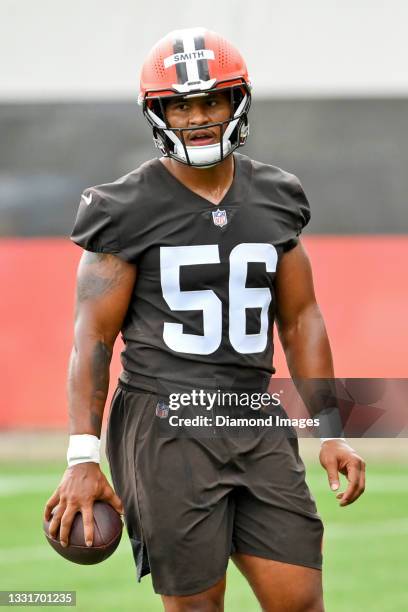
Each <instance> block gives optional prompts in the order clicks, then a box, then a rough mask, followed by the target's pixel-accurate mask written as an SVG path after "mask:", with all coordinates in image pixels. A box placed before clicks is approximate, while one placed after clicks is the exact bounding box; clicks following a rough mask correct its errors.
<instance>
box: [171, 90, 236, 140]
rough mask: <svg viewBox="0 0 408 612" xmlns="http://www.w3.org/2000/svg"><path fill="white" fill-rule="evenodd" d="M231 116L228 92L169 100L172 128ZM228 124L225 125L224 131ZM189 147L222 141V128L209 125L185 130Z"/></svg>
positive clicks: (200, 124)
mask: <svg viewBox="0 0 408 612" xmlns="http://www.w3.org/2000/svg"><path fill="white" fill-rule="evenodd" d="M230 117H231V102H230V96H229V94H228V93H226V92H223V91H220V92H216V93H211V94H209V95H205V96H200V97H198V98H182V97H180V98H176V99H174V100H171V101H169V102H167V105H166V119H167V121H168V123H169V125H170V127H172V128H189V127H194V128H198V127H200V126H206V125H208V124H209V123H219V122H221V121H227V120H228V119H230ZM226 127H227V124H225V125H224V126H223V130H222V131H224V130H225V129H226ZM184 139H185V143H186V145H187V146H188V147H193V146H204V145H210V144H215V143H217V142H219V141H220V128H219V127H216V126H214V127H208V128H204V127H203V129H200V130H197V129H196V130H194V131H193V130H192V131H186V132H184Z"/></svg>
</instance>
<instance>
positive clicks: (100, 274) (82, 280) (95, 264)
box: [77, 252, 123, 302]
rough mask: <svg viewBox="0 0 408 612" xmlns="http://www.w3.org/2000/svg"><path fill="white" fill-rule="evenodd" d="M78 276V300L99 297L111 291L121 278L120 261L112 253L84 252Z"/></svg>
mask: <svg viewBox="0 0 408 612" xmlns="http://www.w3.org/2000/svg"><path fill="white" fill-rule="evenodd" d="M82 263H83V268H82V270H81V273H80V275H79V277H78V284H77V297H78V302H84V301H85V300H89V299H92V298H95V297H100V296H102V295H105V294H107V293H109V292H110V291H112V289H114V288H115V287H117V285H118V284H119V283H120V281H121V280H122V278H123V270H122V267H121V261H120V260H119V259H118V258H117V257H115V256H114V255H109V254H105V253H88V252H87V253H86V254H85V255H84V256H83V259H82Z"/></svg>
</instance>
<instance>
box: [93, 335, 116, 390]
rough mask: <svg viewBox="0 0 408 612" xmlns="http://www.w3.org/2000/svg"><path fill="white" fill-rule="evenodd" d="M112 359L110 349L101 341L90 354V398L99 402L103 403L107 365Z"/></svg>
mask: <svg viewBox="0 0 408 612" xmlns="http://www.w3.org/2000/svg"><path fill="white" fill-rule="evenodd" d="M111 357H112V351H111V349H110V348H109V347H108V346H107V345H106V344H105V343H104V342H102V341H101V340H99V341H98V342H97V343H96V344H95V347H94V350H93V353H92V396H93V397H94V399H96V400H99V401H103V402H104V401H105V398H106V393H107V392H108V387H109V364H110V360H111Z"/></svg>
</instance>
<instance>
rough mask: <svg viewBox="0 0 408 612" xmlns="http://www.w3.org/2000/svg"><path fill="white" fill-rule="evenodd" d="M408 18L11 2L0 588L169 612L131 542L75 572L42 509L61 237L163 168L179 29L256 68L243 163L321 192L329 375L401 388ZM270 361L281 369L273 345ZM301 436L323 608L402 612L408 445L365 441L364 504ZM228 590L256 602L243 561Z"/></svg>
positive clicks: (61, 413) (212, 6)
mask: <svg viewBox="0 0 408 612" xmlns="http://www.w3.org/2000/svg"><path fill="white" fill-rule="evenodd" d="M407 19H408V5H407V3H406V2H405V1H404V0H388V1H387V2H385V1H383V0H376V1H374V2H373V0H371V1H369V0H354V2H351V1H348V0H346V1H343V2H339V1H334V0H309V2H307V3H306V2H302V1H301V0H297V1H283V0H282V1H278V0H269V1H268V0H257V2H256V3H248V2H244V1H243V0H234V1H232V0H225V1H224V2H216V1H214V0H207V2H206V3H205V4H201V3H200V4H198V3H187V2H180V1H178V0H174V1H173V2H171V3H169V2H165V1H164V0H157V1H156V2H155V3H154V5H152V4H148V3H140V2H130V1H125V0H116V2H115V3H112V2H108V1H107V0H98V1H97V0H70V1H69V2H68V1H66V0H59V1H58V2H55V0H54V1H51V0H37V1H36V2H35V3H34V2H31V1H30V0H20V2H15V1H14V0H0V33H1V36H0V73H1V80H0V283H1V285H0V286H1V288H2V299H1V300H0V328H1V329H0V339H1V351H0V377H1V380H2V394H1V399H0V504H1V506H0V507H1V513H2V524H3V526H2V528H1V529H2V531H1V540H0V570H1V571H0V575H1V579H0V588H1V589H13V588H14V589H31V588H37V589H38V588H48V589H54V588H70V589H74V590H77V599H78V607H79V609H84V610H85V609H89V607H91V608H92V606H93V605H95V602H97V604H98V608H99V609H100V610H117V609H118V608H119V609H121V610H131V609H134V608H135V606H137V605H139V608H138V609H140V610H143V611H145V610H156V609H157V610H159V609H160V602H159V599H158V598H157V597H154V596H153V595H152V591H151V587H150V585H149V582H148V579H147V580H144V582H143V583H142V585H135V583H134V576H133V568H132V561H131V557H130V547H129V546H128V543H127V542H124V543H123V544H122V546H121V549H120V550H119V552H118V553H117V554H115V555H114V556H113V557H112V559H110V560H108V561H106V562H105V563H104V564H102V565H101V566H100V567H95V568H80V567H71V566H70V565H69V564H68V563H67V562H65V561H63V560H62V559H59V558H57V557H56V555H55V553H53V551H52V550H51V549H49V550H48V548H47V544H46V543H45V541H44V542H43V537H42V534H41V511H42V505H43V503H44V501H45V500H46V499H47V497H49V495H50V494H51V492H52V491H53V489H54V488H55V486H56V485H57V484H58V481H59V477H60V475H61V473H62V471H63V466H64V455H65V450H66V440H67V435H66V425H67V415H66V399H65V378H66V368H67V363H68V358H69V353H70V349H71V343H72V324H73V303H74V287H75V270H76V266H77V263H78V260H79V257H80V254H81V253H80V249H79V248H78V247H76V246H75V245H73V244H71V243H70V241H69V238H68V236H69V234H70V231H71V228H72V225H73V221H74V218H75V214H76V209H77V206H78V203H79V199H80V194H81V192H82V190H83V189H84V188H85V187H87V186H90V185H93V184H98V183H103V182H109V181H112V180H115V179H116V178H118V177H119V176H121V175H123V174H126V173H127V172H129V171H130V170H132V169H133V168H135V167H137V166H138V165H139V164H140V163H142V162H143V161H145V160H146V159H150V158H152V157H154V156H156V151H155V149H154V148H153V143H152V138H151V131H150V128H149V127H148V126H147V124H145V121H144V119H143V117H142V115H141V110H140V108H139V107H138V106H137V95H138V76H139V70H140V67H141V64H142V61H143V59H144V57H145V55H146V53H147V52H148V50H149V49H150V47H151V46H152V45H153V44H154V43H155V42H156V40H157V39H159V38H160V37H162V36H163V35H165V34H166V33H167V32H168V31H170V30H172V29H176V28H182V27H191V26H205V27H208V28H210V29H214V30H216V31H219V32H220V33H222V34H223V35H224V36H226V37H227V38H229V39H230V40H231V42H233V43H234V44H235V45H236V46H237V47H238V48H239V49H240V50H241V52H242V54H243V56H244V57H245V58H246V60H247V64H248V67H249V73H250V76H251V80H252V83H253V88H254V89H253V106H252V109H251V111H250V121H251V135H250V138H249V140H248V145H247V146H246V147H245V149H242V150H241V151H242V152H243V153H245V154H247V155H249V156H251V157H253V158H255V159H258V160H260V161H263V162H267V163H271V164H274V165H277V166H280V167H282V168H284V169H285V170H288V171H290V172H293V173H294V174H296V175H297V176H298V177H299V178H300V180H301V182H302V184H303V187H304V189H305V191H306V194H307V196H308V198H309V201H310V203H311V209H312V221H311V223H310V224H309V226H308V227H307V229H306V231H305V233H304V244H305V246H306V248H307V250H308V252H309V255H310V258H311V260H312V265H313V270H314V277H315V285H316V292H317V296H318V301H319V304H320V306H321V309H322V311H323V315H324V317H325V320H326V324H327V328H328V332H329V336H330V339H331V343H332V349H333V355H334V361H335V366H336V374H337V376H340V377H346V376H347V377H393V378H398V377H401V378H405V377H408V359H407V349H406V347H407V344H408V323H407V315H406V311H407V303H408V283H407V272H406V267H407V261H408V198H407V194H408V171H407V170H408V71H407V59H408V54H407V47H406V23H407ZM120 344H121V342H120V340H118V342H117V346H116V353H115V359H114V365H113V368H112V379H111V392H112V389H114V387H115V381H116V378H117V374H118V372H119V363H118V353H119V351H120ZM276 350H277V355H276V359H275V366H276V368H277V375H278V376H286V375H287V368H286V365H285V362H284V357H283V354H282V350H281V348H280V346H279V343H278V339H277V336H276ZM301 443H302V449H303V451H304V458H305V462H306V464H307V467H308V474H309V480H310V486H311V488H312V490H313V493H314V494H315V496H316V498H317V501H318V506H319V509H320V512H321V514H322V516H323V517H324V518H325V521H326V534H327V537H326V544H325V546H326V553H325V559H326V572H325V581H326V593H327V596H326V597H327V609H328V610H329V612H331V611H335V612H337V611H340V610H341V611H343V610H347V612H353V611H355V612H361V610H362V609H363V607H364V606H365V607H367V608H368V609H370V610H373V611H374V610H375V611H377V610H378V611H381V612H386V611H394V610H395V611H397V610H398V611H400V610H402V609H408V600H407V595H406V587H405V586H404V584H403V581H404V575H405V573H406V558H405V555H404V556H403V551H404V550H406V546H407V543H408V541H407V538H408V519H407V517H406V511H405V510H404V505H405V507H407V505H406V504H407V502H408V487H407V485H408V476H407V470H406V468H407V465H408V452H407V445H406V440H364V441H363V440H355V441H354V442H353V444H354V446H355V448H356V449H357V450H358V451H359V452H360V453H361V454H364V455H365V456H366V457H367V459H368V460H369V462H370V460H371V463H370V470H371V476H369V486H368V489H367V492H366V493H365V495H364V497H363V499H361V500H360V501H359V502H358V503H357V504H355V506H351V507H350V508H347V509H341V510H340V509H339V508H337V506H336V503H335V501H334V499H332V498H331V496H330V493H329V491H328V488H327V485H326V481H325V475H324V473H323V472H322V471H321V469H320V468H319V466H318V459H317V457H318V446H317V445H316V442H315V441H307V440H302V441H301ZM369 475H370V472H369ZM16 521H17V522H18V523H19V525H20V528H19V530H17V529H15V530H13V529H9V528H8V525H9V524H11V523H13V524H16ZM4 526H6V529H4ZM351 564H353V573H352V575H350V571H349V567H350V565H351ZM404 566H405V570H404ZM44 568H46V575H47V580H45V579H44V577H41V576H43V575H44ZM404 571H405V573H404ZM113 575H114V576H115V581H113V580H110V581H109V579H108V578H107V577H108V576H110V577H111V576H113ZM104 577H105V578H106V579H104ZM230 580H231V588H230V589H229V595H228V597H229V599H228V600H227V607H226V609H227V610H234V611H240V610H245V611H246V612H251V611H252V610H257V605H256V604H255V603H254V600H253V598H252V595H251V593H250V591H249V588H248V587H247V585H246V584H245V582H244V581H243V580H242V579H241V578H240V576H239V575H238V574H237V573H236V571H235V570H234V569H233V568H232V569H231V577H230ZM112 584H115V587H112V586H111V585H112ZM119 593H120V596H121V599H120V601H119V602H118V599H117V597H118V595H119Z"/></svg>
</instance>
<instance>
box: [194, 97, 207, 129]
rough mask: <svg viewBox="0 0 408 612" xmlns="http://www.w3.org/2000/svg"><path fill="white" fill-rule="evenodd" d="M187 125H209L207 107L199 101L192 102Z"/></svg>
mask: <svg viewBox="0 0 408 612" xmlns="http://www.w3.org/2000/svg"><path fill="white" fill-rule="evenodd" d="M189 123H190V125H205V124H206V123H210V118H209V116H208V108H207V106H206V105H204V104H202V103H200V102H199V101H196V102H194V103H193V104H192V105H191V107H190V115H189Z"/></svg>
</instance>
